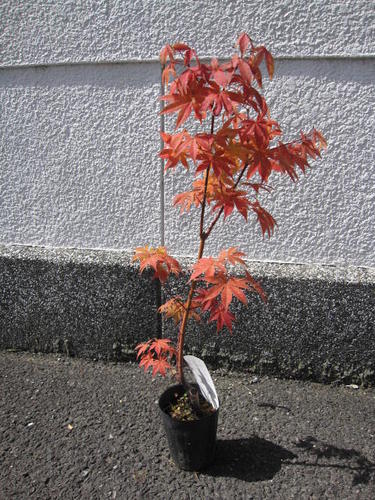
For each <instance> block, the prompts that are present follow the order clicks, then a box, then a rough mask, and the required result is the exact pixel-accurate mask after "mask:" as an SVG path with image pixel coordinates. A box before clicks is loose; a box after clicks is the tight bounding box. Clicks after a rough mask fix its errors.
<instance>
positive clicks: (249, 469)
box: [202, 436, 297, 482]
mask: <svg viewBox="0 0 375 500" xmlns="http://www.w3.org/2000/svg"><path fill="white" fill-rule="evenodd" d="M293 458H297V457H296V455H294V453H292V452H291V451H289V450H287V449H285V448H283V447H282V446H279V445H277V444H274V443H272V442H271V441H267V440H266V439H263V438H260V437H258V436H252V437H250V438H242V439H219V440H218V441H217V450H216V460H215V463H214V464H213V465H212V466H211V467H209V468H208V469H207V470H206V471H204V472H203V471H202V474H207V475H209V476H223V477H235V478H237V479H241V480H242V481H247V482H256V481H266V480H268V479H272V478H273V477H274V476H275V474H276V473H277V472H279V470H280V469H281V465H282V463H283V461H284V460H287V459H290V460H291V459H293Z"/></svg>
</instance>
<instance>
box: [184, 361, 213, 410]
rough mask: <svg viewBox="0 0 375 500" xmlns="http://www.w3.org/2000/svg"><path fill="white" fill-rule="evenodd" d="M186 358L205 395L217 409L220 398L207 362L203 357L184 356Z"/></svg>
mask: <svg viewBox="0 0 375 500" xmlns="http://www.w3.org/2000/svg"><path fill="white" fill-rule="evenodd" d="M184 360H185V361H186V363H187V364H188V366H189V368H190V370H191V371H192V373H193V375H194V378H195V380H196V382H197V384H198V385H199V389H200V390H201V393H202V395H203V397H204V398H205V399H206V400H207V401H208V402H209V403H211V405H212V406H213V407H214V408H215V410H217V409H218V408H219V398H218V397H217V393H216V389H215V385H214V382H213V380H212V378H211V375H210V372H209V371H208V369H207V366H206V364H205V363H204V361H202V360H201V359H199V358H197V357H195V356H190V355H187V356H184Z"/></svg>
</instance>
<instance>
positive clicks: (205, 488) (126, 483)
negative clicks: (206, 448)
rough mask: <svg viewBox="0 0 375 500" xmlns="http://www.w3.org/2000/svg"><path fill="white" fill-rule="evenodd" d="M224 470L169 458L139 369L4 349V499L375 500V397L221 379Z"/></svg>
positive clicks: (161, 384)
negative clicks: (198, 468) (197, 468)
mask: <svg viewBox="0 0 375 500" xmlns="http://www.w3.org/2000/svg"><path fill="white" fill-rule="evenodd" d="M213 378H214V380H215V384H216V387H217V391H218V394H219V398H220V402H221V406H220V416H219V426H218V442H217V453H216V460H215V463H214V464H213V465H212V466H210V467H209V468H208V469H207V470H205V471H202V472H198V473H195V472H183V471H180V470H178V469H177V468H176V467H175V465H174V464H173V463H172V462H171V460H170V456H169V451H168V447H167V443H166V438H165V436H164V431H163V429H162V427H161V419H160V416H159V413H158V406H157V400H158V397H159V395H160V394H161V393H162V391H163V390H164V389H165V388H166V386H167V385H169V384H170V383H171V382H170V381H168V380H165V379H160V378H158V379H156V380H154V381H152V379H151V377H149V376H147V375H145V374H143V372H142V371H141V370H140V369H139V368H138V367H137V366H136V365H135V364H132V363H126V364H120V363H119V364H112V363H102V362H89V361H86V360H82V359H73V358H61V357H60V358H59V357H57V356H56V355H33V354H29V353H11V352H0V498H1V500H3V499H5V500H8V499H33V498H35V499H55V498H61V499H73V498H77V499H78V498H79V499H86V498H87V499H115V498H117V499H137V498H142V499H154V498H158V499H159V498H160V499H164V500H165V499H177V500H180V499H211V498H219V499H228V500H229V499H230V500H232V499H242V498H243V499H253V498H254V499H268V498H270V499H294V498H295V499H326V498H329V499H332V498H334V499H335V498H337V499H340V500H343V499H368V500H373V499H375V390H374V389H361V388H356V387H346V386H336V387H335V386H324V385H319V384H314V383H310V382H301V381H292V380H277V379H273V378H267V377H254V375H249V374H243V373H242V374H238V373H224V372H213Z"/></svg>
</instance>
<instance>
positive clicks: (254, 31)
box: [0, 0, 375, 266]
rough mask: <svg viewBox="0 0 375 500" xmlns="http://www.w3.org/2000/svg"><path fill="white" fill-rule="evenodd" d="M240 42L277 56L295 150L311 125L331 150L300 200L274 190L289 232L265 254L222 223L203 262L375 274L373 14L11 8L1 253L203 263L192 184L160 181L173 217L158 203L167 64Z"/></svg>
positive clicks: (27, 3) (171, 6) (243, 5)
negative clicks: (169, 255) (50, 251)
mask: <svg viewBox="0 0 375 500" xmlns="http://www.w3.org/2000/svg"><path fill="white" fill-rule="evenodd" d="M241 31H247V32H249V34H250V35H251V36H252V37H253V38H254V39H255V40H256V41H257V42H260V43H264V44H265V45H266V46H267V47H268V48H269V49H270V50H271V51H272V53H273V54H274V55H275V57H276V73H275V78H274V81H273V82H267V83H266V85H265V94H266V97H267V98H268V100H269V103H270V106H271V110H273V115H274V117H275V118H276V119H277V120H279V121H280V123H281V125H282V126H283V128H284V130H285V131H286V132H287V134H288V137H291V136H292V134H293V133H296V132H298V131H299V130H300V129H301V128H302V129H306V130H308V129H309V127H310V126H312V125H314V126H316V127H318V128H320V129H321V130H322V131H323V133H324V135H325V136H326V137H327V139H328V142H329V149H328V151H327V152H326V153H325V154H324V158H323V160H321V161H319V162H316V163H315V164H314V168H313V169H312V170H311V172H310V173H309V174H308V175H307V176H306V178H303V179H302V180H301V182H299V183H298V184H296V185H295V186H293V185H290V182H289V181H287V180H285V182H284V180H283V181H282V182H277V183H276V185H275V187H277V189H276V191H275V193H274V194H273V195H272V197H270V198H269V200H267V201H266V202H265V205H266V206H267V207H268V208H269V209H270V211H271V212H272V213H273V214H274V215H275V218H276V219H277V221H278V224H279V227H278V230H277V232H276V234H275V236H274V237H273V238H272V239H271V240H270V241H268V240H262V238H261V236H260V232H259V230H258V228H257V227H255V225H254V224H252V223H251V222H250V223H249V224H248V225H242V224H238V223H237V222H236V221H235V220H234V219H233V222H232V221H231V219H228V221H227V222H226V223H225V224H224V225H223V226H221V227H220V228H217V229H218V231H217V234H218V235H219V234H220V235H221V236H220V238H221V239H220V240H219V241H218V240H215V241H212V242H211V243H210V244H209V251H211V252H215V251H216V250H217V249H218V248H220V247H221V246H223V245H239V246H240V247H241V248H242V249H243V250H244V251H245V252H247V254H248V255H249V257H250V258H253V259H257V260H271V261H272V260H275V261H286V262H317V263H319V262H321V263H328V264H336V263H340V264H351V265H358V266H375V252H374V247H375V245H374V241H375V229H374V228H375V212H374V202H375V146H374V140H373V133H374V129H375V113H374V111H373V110H374V105H375V83H374V82H375V6H374V3H373V2H370V1H367V0H366V1H356V2H352V1H350V0H346V1H332V2H330V1H315V2H305V1H304V0H301V1H297V0H288V1H276V2H273V3H271V2H264V1H259V0H253V1H249V2H246V1H232V2H231V1H226V2H224V1H223V2H221V1H220V2H218V1H192V0H190V1H172V0H171V1H129V0H128V1H125V0H122V1H110V0H108V1H104V0H98V1H69V0H65V1H62V0H60V1H57V0H50V1H47V0H3V1H2V2H1V4H0V66H1V67H2V69H1V70H0V108H1V113H0V145H1V153H2V154H1V159H0V162H1V168H0V213H1V217H0V243H2V244H11V243H17V244H31V245H46V246H52V247H53V246H62V247H64V246H66V247H83V248H115V249H120V248H125V249H130V248H132V247H134V246H136V245H140V244H146V243H152V244H157V243H158V242H160V241H162V240H163V239H165V243H166V245H167V246H168V247H169V248H170V249H171V250H172V251H173V252H174V253H175V254H180V255H189V254H195V252H196V246H197V244H196V243H195V242H194V241H193V240H192V239H193V235H194V234H195V233H194V232H193V231H194V223H192V222H191V220H190V218H189V217H186V216H185V217H183V218H181V219H178V210H176V209H173V208H172V207H171V202H170V197H171V195H173V194H174V193H175V192H176V190H177V191H178V189H181V188H182V189H185V188H186V185H185V182H186V177H185V175H184V173H183V172H182V175H179V174H177V175H174V176H169V175H168V176H167V177H166V178H165V210H163V204H162V202H161V199H162V197H163V185H162V183H161V182H160V161H159V159H158V157H157V153H158V150H159V147H160V141H159V128H160V118H159V117H158V114H157V112H158V109H159V103H158V100H157V96H158V95H159V93H160V68H159V65H158V62H157V57H158V53H159V50H160V48H161V46H163V45H164V44H165V43H166V42H174V41H177V40H180V41H186V42H188V43H190V44H191V45H193V46H194V47H196V48H197V50H198V51H199V53H200V54H202V55H203V56H212V55H216V56H218V57H226V56H228V55H230V54H231V52H232V46H233V43H234V40H235V39H236V37H237V35H238V34H239V33H240V32H241ZM166 123H167V125H168V120H166ZM163 222H164V224H163ZM163 227H164V229H163ZM213 237H214V236H213Z"/></svg>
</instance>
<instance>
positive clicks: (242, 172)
mask: <svg viewBox="0 0 375 500" xmlns="http://www.w3.org/2000/svg"><path fill="white" fill-rule="evenodd" d="M248 166H249V164H248V163H245V165H244V166H243V168H242V170H241V172H240V175H239V176H238V178H237V180H236V183H235V185H234V189H236V187H237V186H238V184H239V183H240V180H241V179H242V176H243V174H244V173H245V170H246V169H247V167H248ZM223 212H224V208H223V207H221V208H220V210H219V212H218V213H217V215H216V217H215V218H214V220H213V221H212V222H211V224H210V226H209V228H208V229H207V231H206V233H205V236H206V238H208V237H209V235H210V233H211V231H212V230H213V228H214V226H215V224H216V222H217V221H218V220H219V219H220V216H221V214H222V213H223Z"/></svg>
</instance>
